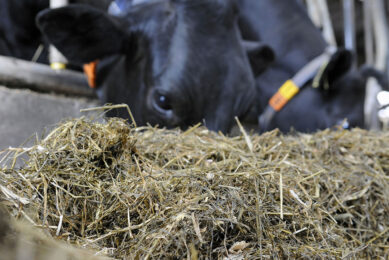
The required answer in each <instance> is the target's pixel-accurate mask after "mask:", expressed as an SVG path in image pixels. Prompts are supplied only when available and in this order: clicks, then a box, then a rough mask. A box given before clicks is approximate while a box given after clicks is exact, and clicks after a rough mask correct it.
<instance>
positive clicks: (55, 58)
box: [49, 0, 68, 70]
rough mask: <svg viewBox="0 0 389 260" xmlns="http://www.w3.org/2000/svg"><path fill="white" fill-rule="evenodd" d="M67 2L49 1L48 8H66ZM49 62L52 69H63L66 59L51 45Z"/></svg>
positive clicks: (59, 0)
mask: <svg viewBox="0 0 389 260" xmlns="http://www.w3.org/2000/svg"><path fill="white" fill-rule="evenodd" d="M67 4H68V0H50V8H58V7H62V6H66V5H67ZM49 61H50V64H51V65H50V66H51V68H52V69H56V70H60V69H64V68H65V67H66V64H67V59H66V58H65V57H64V56H63V55H62V53H60V52H59V51H58V50H57V48H55V47H54V46H53V45H50V47H49Z"/></svg>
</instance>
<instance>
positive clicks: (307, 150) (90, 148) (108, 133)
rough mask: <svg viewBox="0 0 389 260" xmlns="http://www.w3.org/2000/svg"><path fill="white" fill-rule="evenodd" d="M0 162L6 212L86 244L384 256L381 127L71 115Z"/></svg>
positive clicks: (152, 254)
mask: <svg viewBox="0 0 389 260" xmlns="http://www.w3.org/2000/svg"><path fill="white" fill-rule="evenodd" d="M22 154H28V157H27V159H26V161H25V164H24V165H23V166H22V167H21V168H16V167H14V166H13V165H14V161H15V160H18V158H22V156H21V155H22ZM1 163H2V168H1V169H0V190H1V191H2V192H1V193H0V194H1V195H0V198H1V200H2V201H3V203H4V204H6V206H7V208H8V211H9V212H10V213H11V214H12V215H13V216H15V217H16V218H19V219H25V220H27V221H29V222H30V223H31V224H32V225H34V226H35V227H39V228H41V229H44V230H48V231H49V233H50V235H51V236H52V237H54V238H56V239H59V240H64V241H68V242H70V243H72V244H75V245H77V246H79V247H83V248H88V249H93V250H94V251H95V252H96V254H98V255H107V256H111V257H114V258H119V259H122V258H126V259H154V258H162V259H166V258H167V259H178V258H179V259H184V258H186V259H259V258H261V257H262V258H263V259H273V258H287V257H289V258H306V259H328V258H346V259H347V258H367V257H371V258H373V259H376V258H378V257H381V258H383V259H385V258H388V257H389V174H388V171H389V133H385V132H382V133H373V132H367V131H364V130H358V129H356V130H352V131H345V130H337V131H330V130H326V131H322V132H318V133H316V134H314V135H303V134H295V135H282V134H280V133H279V132H278V131H272V132H268V133H265V134H263V135H261V136H259V135H250V136H245V135H242V136H238V137H233V138H230V137H225V136H223V135H221V134H216V133H213V132H210V131H208V130H206V129H205V128H202V127H194V128H191V129H189V130H187V131H185V132H181V131H179V130H161V129H155V128H150V127H146V128H136V129H134V128H131V127H129V126H128V125H127V124H126V123H125V122H124V121H122V120H120V119H111V120H109V121H108V122H107V123H106V124H101V123H97V122H91V121H88V120H86V119H77V120H73V121H69V122H65V123H63V124H61V125H60V126H58V128H56V129H55V130H53V131H52V132H51V133H50V134H49V135H48V136H47V137H46V138H45V139H43V140H42V141H41V142H39V144H37V145H35V146H33V147H31V148H28V149H26V148H25V149H22V148H21V149H14V150H12V151H8V152H4V153H3V157H2V162H1Z"/></svg>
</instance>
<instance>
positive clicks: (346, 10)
mask: <svg viewBox="0 0 389 260" xmlns="http://www.w3.org/2000/svg"><path fill="white" fill-rule="evenodd" d="M343 16H344V46H345V47H346V49H349V50H353V51H355V50H356V45H355V2H354V0H343Z"/></svg>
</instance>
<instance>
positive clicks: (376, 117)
mask: <svg viewBox="0 0 389 260" xmlns="http://www.w3.org/2000/svg"><path fill="white" fill-rule="evenodd" d="M339 4H343V24H344V45H345V46H344V47H345V48H346V49H349V50H352V51H354V52H355V53H356V54H357V49H356V25H355V24H356V19H360V17H355V8H356V7H355V0H339ZM306 5H307V9H308V13H309V15H310V17H311V19H312V21H313V22H314V23H315V25H317V26H318V27H321V28H322V30H323V36H324V38H325V39H326V40H327V42H328V43H329V44H330V45H334V46H336V41H335V37H334V33H333V29H332V25H331V19H330V15H329V12H328V7H327V0H322V1H317V0H306ZM363 23H364V35H365V39H364V44H365V53H364V55H365V63H366V64H368V65H372V66H374V67H375V68H376V69H378V70H381V71H384V72H386V74H387V75H389V73H388V59H389V53H388V45H389V42H388V39H389V35H388V24H387V19H386V15H385V3H384V1H383V0H364V1H363ZM380 91H382V89H381V86H380V85H379V84H378V82H377V80H376V79H373V78H370V79H368V82H367V86H366V95H365V102H364V118H365V127H366V128H368V129H379V128H380V125H381V123H384V124H389V108H386V110H385V111H384V110H383V109H382V107H383V106H385V107H386V106H387V105H389V100H386V99H388V98H389V93H387V94H382V93H381V94H379V93H380Z"/></svg>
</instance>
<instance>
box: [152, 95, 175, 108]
mask: <svg viewBox="0 0 389 260" xmlns="http://www.w3.org/2000/svg"><path fill="white" fill-rule="evenodd" d="M154 101H155V105H157V108H159V109H161V110H171V109H172V105H171V103H170V99H169V98H168V97H167V96H166V95H163V94H161V93H159V92H156V93H155V95H154Z"/></svg>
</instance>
